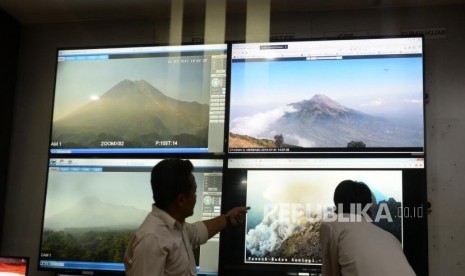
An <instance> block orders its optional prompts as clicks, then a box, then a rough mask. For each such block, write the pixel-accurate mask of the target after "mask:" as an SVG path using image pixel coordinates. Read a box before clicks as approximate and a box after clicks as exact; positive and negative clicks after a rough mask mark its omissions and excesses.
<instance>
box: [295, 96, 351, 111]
mask: <svg viewBox="0 0 465 276" xmlns="http://www.w3.org/2000/svg"><path fill="white" fill-rule="evenodd" d="M291 105H292V106H293V107H295V108H297V109H300V110H309V111H312V112H315V111H318V113H321V112H323V113H331V114H337V113H341V112H349V111H353V110H352V109H350V108H348V107H345V106H343V105H341V104H340V103H338V102H336V101H334V100H333V99H331V98H330V97H328V96H326V95H324V94H315V95H314V96H313V97H312V98H311V99H310V100H303V101H300V102H297V103H293V104H291Z"/></svg>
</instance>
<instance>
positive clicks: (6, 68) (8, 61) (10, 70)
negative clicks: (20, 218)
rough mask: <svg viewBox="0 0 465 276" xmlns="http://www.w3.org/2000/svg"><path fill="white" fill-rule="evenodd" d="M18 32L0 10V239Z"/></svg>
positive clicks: (17, 24)
mask: <svg viewBox="0 0 465 276" xmlns="http://www.w3.org/2000/svg"><path fill="white" fill-rule="evenodd" d="M19 32H20V25H19V23H18V22H17V21H16V20H14V19H13V18H12V17H11V16H9V15H8V14H7V13H6V12H4V11H3V10H2V9H0V41H1V43H0V98H1V100H0V129H1V135H0V164H4V165H2V166H0V237H1V236H2V234H3V216H4V211H5V190H6V183H7V177H8V176H7V172H8V161H9V153H10V137H11V126H12V113H13V103H14V95H15V84H16V64H17V57H18V48H19ZM0 242H1V241H0Z"/></svg>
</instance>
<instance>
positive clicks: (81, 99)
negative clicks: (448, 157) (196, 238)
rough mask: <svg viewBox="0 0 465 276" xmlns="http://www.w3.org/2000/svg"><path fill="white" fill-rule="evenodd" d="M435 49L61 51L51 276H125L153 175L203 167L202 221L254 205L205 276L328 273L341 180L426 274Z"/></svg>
mask: <svg viewBox="0 0 465 276" xmlns="http://www.w3.org/2000/svg"><path fill="white" fill-rule="evenodd" d="M423 48H424V45H423V39H422V37H376V38H365V39H341V40H339V39H338V40H308V41H289V42H267V43H228V44H212V45H180V46H136V47H108V48H84V49H59V50H58V51H57V65H56V83H55V98H54V105H53V118H52V123H51V130H50V132H51V134H50V137H51V138H50V151H49V166H48V177H47V190H46V198H45V206H44V215H43V227H42V236H41V243H40V249H39V250H40V257H39V269H40V270H52V271H57V272H59V273H71V274H75V275H80V274H88V273H93V274H94V275H99V274H108V273H110V274H121V275H122V274H124V265H123V263H122V258H123V254H124V251H125V249H126V246H127V244H128V243H129V240H130V238H131V236H132V235H133V234H134V233H135V231H136V229H137V228H138V226H139V225H140V224H141V223H142V221H143V220H144V218H145V216H146V215H147V214H148V213H149V212H150V210H151V206H152V204H153V199H152V192H151V187H150V171H151V169H152V167H153V166H154V165H155V164H156V163H158V162H159V161H160V160H162V159H164V158H171V157H176V158H183V159H190V160H191V161H192V162H193V164H194V176H195V179H196V182H197V185H198V189H197V198H198V200H197V205H196V207H195V211H194V215H193V216H192V217H190V218H189V219H188V221H189V222H193V221H198V220H202V219H208V218H212V217H215V216H218V215H220V214H222V213H224V212H226V211H227V210H229V209H230V208H232V207H235V206H250V207H251V209H250V210H249V212H248V214H247V219H246V222H245V224H244V225H242V226H238V227H233V228H228V229H226V230H224V231H222V232H221V234H219V235H217V236H215V237H213V238H212V239H210V240H209V242H208V243H207V244H205V245H202V246H201V247H200V249H196V250H195V254H194V255H195V257H196V264H197V273H198V274H199V275H263V274H267V275H294V274H295V275H313V274H315V275H318V274H319V273H321V263H322V254H321V249H320V246H319V241H318V237H319V225H320V224H321V222H322V221H324V220H325V219H332V218H333V217H334V215H335V214H334V206H333V205H334V203H333V202H332V196H333V192H334V189H335V187H336V185H337V184H338V183H339V182H341V181H342V180H346V179H352V180H356V181H363V182H365V183H366V184H367V185H368V186H369V187H370V188H371V190H372V191H373V194H374V196H375V201H374V204H373V206H372V209H371V213H372V214H375V215H378V218H379V219H378V220H376V221H374V223H375V224H376V225H378V226H379V227H381V228H383V229H385V230H386V231H389V232H391V233H392V234H393V235H394V236H395V237H397V238H398V239H399V241H400V242H401V243H402V246H403V248H404V251H405V254H406V255H407V258H408V259H409V261H410V263H411V265H412V267H413V268H414V269H415V271H416V272H417V274H422V273H424V272H425V271H427V267H428V265H427V248H428V246H427V232H426V229H427V227H426V216H425V212H426V210H425V208H426V170H425V168H426V165H425V162H426V160H425V134H424V125H425V123H424V101H423V99H424V91H423V90H424V89H423V82H424V80H423Z"/></svg>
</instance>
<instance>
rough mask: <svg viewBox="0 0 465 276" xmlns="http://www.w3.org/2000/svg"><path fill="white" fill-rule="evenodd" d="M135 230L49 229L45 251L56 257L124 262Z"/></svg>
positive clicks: (44, 241)
mask: <svg viewBox="0 0 465 276" xmlns="http://www.w3.org/2000/svg"><path fill="white" fill-rule="evenodd" d="M134 231H135V229H132V230H108V229H95V228H93V229H70V230H65V231H53V230H45V231H44V233H43V237H42V252H49V253H51V257H52V258H56V259H69V260H80V261H99V262H123V255H124V251H125V250H126V246H127V245H128V243H129V241H130V239H131V237H132V235H133V233H134Z"/></svg>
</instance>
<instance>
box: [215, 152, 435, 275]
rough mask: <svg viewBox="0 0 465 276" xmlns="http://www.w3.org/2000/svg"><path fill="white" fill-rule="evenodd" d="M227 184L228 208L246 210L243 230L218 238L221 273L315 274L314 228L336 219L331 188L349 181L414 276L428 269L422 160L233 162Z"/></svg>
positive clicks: (317, 256) (318, 264)
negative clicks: (367, 196)
mask: <svg viewBox="0 0 465 276" xmlns="http://www.w3.org/2000/svg"><path fill="white" fill-rule="evenodd" d="M224 179H225V183H224V186H223V195H224V196H223V204H224V205H225V209H228V208H230V206H250V207H251V209H250V210H249V211H248V213H247V218H246V223H245V226H244V227H239V228H236V229H232V230H230V231H226V232H223V234H222V236H221V250H220V260H221V262H220V274H221V275H265V274H266V275H319V273H321V264H322V257H323V256H322V252H321V249H320V244H319V226H320V224H321V222H322V221H325V220H329V221H331V220H333V219H336V215H335V213H334V207H335V206H334V203H333V194H334V190H335V188H336V186H337V185H338V184H339V183H340V182H341V181H343V180H347V179H350V180H354V181H361V182H364V183H366V184H367V185H368V186H369V187H370V189H371V191H372V192H373V195H374V202H373V205H372V206H371V208H370V210H371V218H372V220H373V223H374V224H375V225H377V226H379V227H381V228H383V229H384V230H386V231H388V232H390V233H391V234H392V235H394V236H395V237H396V238H397V239H398V240H399V242H400V243H401V244H402V246H403V248H404V250H405V254H406V256H407V258H408V259H409V261H410V263H411V265H412V266H413V268H414V269H415V270H416V272H417V273H418V275H423V272H425V271H427V254H426V253H425V252H427V232H426V231H427V230H426V217H425V216H426V210H425V209H426V180H425V170H424V160H423V158H325V159H312V158H299V159H290V158H266V159H264V158H251V159H235V158H231V159H229V160H228V162H227V169H226V170H225V177H224ZM380 250H382V249H380Z"/></svg>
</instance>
